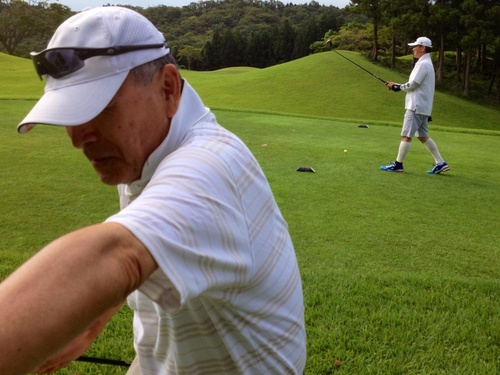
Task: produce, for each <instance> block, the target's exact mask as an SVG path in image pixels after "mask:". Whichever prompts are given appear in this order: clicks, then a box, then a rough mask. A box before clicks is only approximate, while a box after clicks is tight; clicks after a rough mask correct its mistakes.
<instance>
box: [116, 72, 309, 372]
mask: <svg viewBox="0 0 500 375" xmlns="http://www.w3.org/2000/svg"><path fill="white" fill-rule="evenodd" d="M119 193H120V201H121V207H122V210H121V211H120V212H119V213H118V214H116V215H114V216H112V217H110V218H109V219H108V220H107V221H112V222H117V223H120V224H122V225H124V226H125V227H126V228H128V229H129V230H130V231H131V232H132V233H133V234H134V235H135V236H136V237H137V238H138V239H139V240H140V241H141V242H142V243H143V244H144V245H145V246H146V247H147V249H148V250H149V251H150V253H151V254H152V255H153V257H154V258H155V260H156V262H157V263H158V266H159V269H158V270H157V271H155V273H154V274H153V275H152V276H151V277H150V278H149V279H148V280H147V281H146V282H145V283H144V284H143V285H142V286H141V287H140V288H139V289H138V290H137V291H136V292H134V293H133V294H131V295H130V296H129V298H128V303H129V305H130V307H131V308H132V309H133V310H134V339H135V349H136V352H137V354H138V357H139V364H140V367H141V371H142V373H143V374H144V375H163V374H165V375H167V374H218V375H223V374H280V375H282V374H302V372H303V369H304V364H305V357H306V348H305V345H306V338H305V328H304V310H303V297H302V286H301V280H300V275H299V271H298V266H297V261H296V257H295V252H294V248H293V245H292V242H291V239H290V235H289V233H288V229H287V225H286V222H285V221H284V219H283V217H282V215H281V213H280V211H279V209H278V207H277V205H276V202H275V200H274V198H273V194H272V192H271V189H270V187H269V184H268V182H267V180H266V178H265V176H264V174H263V172H262V170H261V168H260V167H259V165H258V163H257V161H256V160H255V158H254V157H253V155H252V154H251V152H250V151H249V150H248V149H247V147H246V146H245V145H244V144H243V143H242V142H241V141H240V140H239V139H238V138H237V137H236V136H235V135H234V134H232V133H230V132H229V131H227V130H225V129H224V128H222V127H221V126H220V125H218V124H217V122H216V119H215V116H214V115H213V114H212V113H211V112H210V111H209V110H208V108H206V107H204V106H203V104H202V102H201V100H200V99H199V97H198V95H197V94H196V93H195V92H194V90H193V89H192V88H191V87H190V86H189V84H188V83H187V82H185V83H184V89H183V94H182V98H181V103H180V107H179V110H178V113H177V114H176V115H175V116H174V118H173V120H172V124H171V129H170V132H169V135H168V136H167V138H166V139H165V141H164V142H163V144H162V145H160V147H159V148H158V149H157V150H156V151H155V152H154V153H153V154H152V155H151V157H150V159H149V160H148V162H147V163H146V165H145V167H144V170H143V175H142V178H141V180H139V181H136V182H134V183H132V184H130V185H127V186H125V185H121V186H119Z"/></svg>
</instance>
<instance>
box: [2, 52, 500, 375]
mask: <svg viewBox="0 0 500 375" xmlns="http://www.w3.org/2000/svg"><path fill="white" fill-rule="evenodd" d="M345 53H346V54H348V56H349V58H352V59H355V61H356V62H358V63H360V64H362V65H364V64H367V63H366V61H364V60H363V59H361V58H360V57H359V56H358V55H356V54H350V53H348V52H345ZM344 62H345V63H344ZM30 64H31V62H29V61H28V60H21V59H14V58H10V57H8V56H5V55H1V54H0V82H1V83H0V140H1V141H0V170H1V173H2V178H1V179H0V188H1V189H2V192H3V194H2V195H1V197H0V205H1V207H2V210H1V211H0V222H1V223H2V224H1V225H0V279H3V278H5V277H6V276H7V275H8V274H9V273H10V272H12V271H13V270H14V269H15V268H16V267H17V266H18V265H19V264H21V263H22V262H23V261H24V260H25V259H27V258H29V257H30V256H31V255H32V254H33V253H35V252H36V251H37V250H38V249H39V248H40V247H42V246H43V245H45V244H47V243H48V242H49V241H51V240H52V239H54V238H56V237H57V236H59V235H62V234H64V233H66V232H67V231H70V230H73V229H76V228H79V227H81V226H85V225H89V224H94V223H97V222H101V221H103V220H104V219H105V218H106V217H107V216H109V215H111V214H112V213H114V212H116V210H117V209H118V202H117V197H116V191H115V188H114V187H109V186H105V185H103V184H101V183H100V182H99V181H98V179H97V177H96V176H95V174H94V172H93V170H92V168H91V166H90V165H89V164H88V163H87V162H86V161H85V160H84V157H83V156H82V155H80V152H79V151H77V150H74V149H73V148H72V147H71V145H70V142H69V140H68V139H67V136H66V134H65V131H64V129H61V128H58V127H50V126H39V127H37V128H35V129H34V130H33V131H32V132H31V133H28V134H25V135H19V134H17V133H16V132H15V127H16V125H17V123H18V122H19V121H20V120H21V119H22V118H23V116H24V115H25V114H26V113H27V111H28V110H29V108H31V106H32V105H33V104H34V99H36V98H37V97H39V96H40V95H41V93H42V91H43V85H42V84H41V83H39V81H37V80H38V78H37V77H36V75H35V74H34V73H33V72H32V71H31V69H32V67H31V65H30ZM324 66H328V67H329V68H328V69H326V68H324ZM366 68H367V69H369V70H371V71H373V72H374V73H375V74H377V75H378V76H380V77H382V78H385V79H391V80H401V81H402V80H404V79H405V77H401V76H397V75H393V73H391V72H389V71H387V70H383V69H382V68H380V67H378V66H373V65H371V64H367V65H366ZM6 69H7V70H6ZM9 69H10V70H9ZM24 69H26V70H24ZM6 71H11V72H16V73H15V74H18V76H17V78H16V79H15V80H7V81H4V78H5V75H6V74H7V73H5V72H6ZM18 71H19V72H18ZM324 71H329V72H330V73H331V74H329V75H328V74H325V73H324ZM23 72H24V73H23ZM183 75H184V76H185V77H186V78H187V79H188V80H189V82H190V83H191V84H192V85H193V86H194V87H195V88H197V89H199V92H200V93H201V95H202V97H203V98H204V99H205V101H206V104H207V105H209V106H211V107H212V108H214V109H215V110H214V112H215V113H216V115H217V117H218V119H219V121H220V123H221V124H223V125H224V126H225V127H227V128H228V129H230V130H232V131H234V132H235V133H236V134H238V135H239V136H240V137H241V138H242V139H243V140H244V141H245V143H246V144H247V145H248V146H249V147H250V149H251V150H252V151H253V153H254V154H255V155H256V157H257V159H258V160H259V162H260V163H261V165H262V168H263V169H264V171H265V173H266V175H267V177H268V180H269V182H270V184H271V187H272V189H273V191H274V194H275V196H276V199H277V201H278V204H279V206H280V208H281V210H282V212H283V215H284V217H285V219H286V220H287V222H288V224H289V227H290V232H291V235H292V237H293V241H294V244H295V248H296V252H297V257H298V261H299V265H300V269H301V275H302V280H303V286H304V298H305V305H306V328H307V335H308V360H307V366H306V374H307V375H330V374H346V375H347V374H349V375H353V374H354V375H361V374H363V375H364V374H377V375H391V374H394V375H396V374H401V375H403V374H404V375H423V374H425V375H450V374H454V375H496V374H498V373H499V372H500V234H499V233H500V230H499V229H500V227H499V217H500V194H499V192H500V158H499V156H498V150H500V116H499V114H500V111H498V110H497V109H491V108H486V107H482V106H478V105H476V104H471V103H468V102H466V101H464V100H461V99H457V98H454V97H450V96H448V95H445V94H441V93H438V95H437V97H436V103H435V115H434V116H435V117H436V120H435V121H434V122H432V123H431V135H432V137H433V138H434V139H435V140H436V143H437V144H438V145H439V148H440V151H441V153H442V154H443V156H444V157H445V159H446V161H447V162H448V163H449V164H450V166H451V171H450V172H447V173H445V174H443V175H437V176H433V175H428V174H427V173H426V170H427V169H430V168H431V166H432V158H431V156H430V155H429V154H428V153H427V151H426V150H425V149H424V147H423V146H422V145H421V144H420V143H419V142H418V141H416V142H415V143H414V144H413V145H412V149H411V150H410V153H409V154H408V157H407V159H406V161H405V173H403V174H391V173H387V172H382V171H380V170H379V166H380V165H382V164H386V163H388V162H390V161H392V160H394V157H395V156H396V152H397V147H398V144H399V132H400V129H399V127H400V120H401V118H402V115H403V101H404V95H398V93H393V92H389V91H388V90H387V89H386V88H384V87H383V85H382V84H381V83H380V82H378V81H377V80H375V79H374V78H373V77H371V76H369V75H368V74H366V73H365V72H363V71H362V70H360V69H359V68H356V67H355V66H353V65H352V64H350V63H349V62H347V61H345V60H344V59H342V58H340V57H339V56H336V55H335V54H333V53H330V52H328V53H323V54H318V55H314V56H310V57H307V58H304V59H301V60H297V61H293V62H290V63H288V64H283V65H279V66H276V67H272V68H268V69H250V68H238V69H225V70H221V71H217V72H188V71H183ZM327 77H328V79H327ZM330 78H331V81H330V80H329V79H330ZM4 82H7V83H6V84H5V85H4ZM39 86H40V87H39ZM13 99H14V100H13ZM360 122H363V123H367V124H369V128H358V124H359V123H360ZM344 150H347V152H344ZM299 166H312V167H313V168H314V169H315V170H316V173H307V172H303V173H302V172H296V168H297V167H299ZM48 272H49V271H48ZM88 355H90V356H97V357H105V358H114V359H123V360H131V359H132V358H133V348H132V332H131V312H130V310H129V309H128V308H126V307H125V308H123V309H122V310H121V311H120V313H119V315H118V316H116V317H114V318H113V320H112V322H111V323H110V325H109V326H108V327H107V328H106V330H105V331H104V333H103V335H102V336H101V337H100V338H99V339H98V340H97V341H96V342H95V343H94V345H93V346H92V348H91V349H90V351H89V353H88ZM336 360H337V361H340V363H339V362H338V363H337V364H339V365H338V366H336V365H335V361H336ZM79 373H80V374H98V375H108V374H111V375H114V374H125V373H126V370H125V369H124V368H118V367H111V366H106V365H92V364H85V363H73V364H71V365H70V366H69V367H68V368H67V369H65V370H61V371H59V372H57V374H58V375H75V374H79Z"/></svg>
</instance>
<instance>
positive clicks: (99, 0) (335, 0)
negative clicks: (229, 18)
mask: <svg viewBox="0 0 500 375" xmlns="http://www.w3.org/2000/svg"><path fill="white" fill-rule="evenodd" d="M317 1H318V3H320V4H321V5H333V6H336V7H339V8H344V7H345V6H346V5H347V4H349V0H317ZM49 2H50V3H59V4H63V5H66V6H68V7H70V8H71V9H72V10H74V11H78V10H82V9H84V8H87V7H98V6H102V5H104V4H115V5H116V4H122V5H132V6H140V7H143V8H148V7H151V6H155V5H160V4H163V5H168V6H184V5H188V4H191V3H193V2H198V1H195V0H58V1H57V0H50V1H49ZM281 2H282V3H283V4H288V3H293V4H308V3H309V2H310V0H281Z"/></svg>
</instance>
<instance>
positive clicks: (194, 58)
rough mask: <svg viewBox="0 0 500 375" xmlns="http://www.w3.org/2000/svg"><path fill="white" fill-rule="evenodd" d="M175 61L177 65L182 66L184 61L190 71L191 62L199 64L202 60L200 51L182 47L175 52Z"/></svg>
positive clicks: (188, 46) (186, 46)
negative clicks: (176, 60)
mask: <svg viewBox="0 0 500 375" xmlns="http://www.w3.org/2000/svg"><path fill="white" fill-rule="evenodd" d="M177 59H178V62H179V64H182V63H183V62H184V61H185V62H187V68H188V70H191V64H192V63H193V62H201V61H202V60H203V55H202V49H201V48H196V47H193V46H190V45H184V46H182V47H181V48H180V49H179V51H178V52H177Z"/></svg>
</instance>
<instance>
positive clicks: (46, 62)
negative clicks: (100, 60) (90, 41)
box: [33, 49, 84, 78]
mask: <svg viewBox="0 0 500 375" xmlns="http://www.w3.org/2000/svg"><path fill="white" fill-rule="evenodd" d="M33 61H34V62H35V66H36V70H37V72H38V74H39V75H43V74H48V75H50V76H51V77H54V78H61V77H64V76H66V75H68V74H70V73H73V72H76V71H77V70H78V69H81V68H82V67H83V65H84V64H83V60H81V59H80V58H79V57H78V56H77V55H76V53H75V51H74V50H72V49H55V50H49V51H46V52H45V53H43V54H40V55H37V56H34V57H33Z"/></svg>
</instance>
